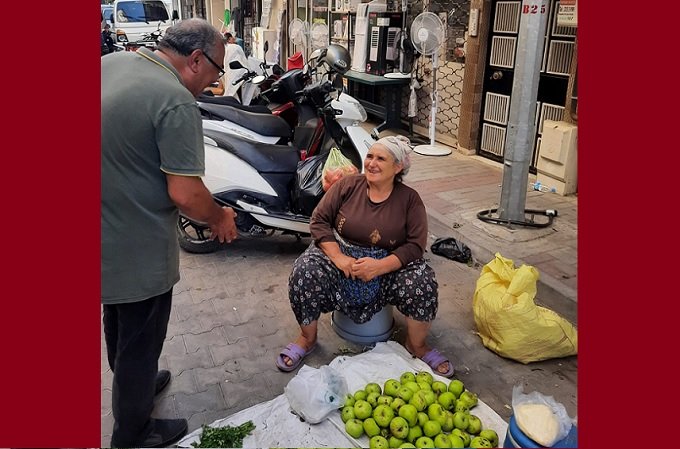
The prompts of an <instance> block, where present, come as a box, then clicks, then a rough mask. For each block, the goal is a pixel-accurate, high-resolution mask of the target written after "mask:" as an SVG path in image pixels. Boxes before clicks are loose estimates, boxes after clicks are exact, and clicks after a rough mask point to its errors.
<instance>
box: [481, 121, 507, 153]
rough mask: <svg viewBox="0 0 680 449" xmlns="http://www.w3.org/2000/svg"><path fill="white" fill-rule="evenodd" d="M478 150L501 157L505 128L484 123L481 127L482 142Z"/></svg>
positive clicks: (503, 147)
mask: <svg viewBox="0 0 680 449" xmlns="http://www.w3.org/2000/svg"><path fill="white" fill-rule="evenodd" d="M479 148H480V149H481V150H484V151H488V152H489V153H493V154H495V155H496V156H501V157H503V154H504V153H505V128H503V127H502V126H496V125H489V124H488V123H484V124H483V125H482V142H481V143H480V145H479Z"/></svg>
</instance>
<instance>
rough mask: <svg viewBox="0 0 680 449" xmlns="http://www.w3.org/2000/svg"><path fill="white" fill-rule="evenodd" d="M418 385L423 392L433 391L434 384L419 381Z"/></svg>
mask: <svg viewBox="0 0 680 449" xmlns="http://www.w3.org/2000/svg"><path fill="white" fill-rule="evenodd" d="M416 383H417V384H418V386H419V387H420V389H421V390H432V384H429V383H427V382H423V381H418V382H416Z"/></svg>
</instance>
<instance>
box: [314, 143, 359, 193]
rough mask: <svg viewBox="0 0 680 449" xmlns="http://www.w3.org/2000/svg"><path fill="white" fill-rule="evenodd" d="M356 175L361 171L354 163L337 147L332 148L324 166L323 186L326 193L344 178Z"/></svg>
mask: <svg viewBox="0 0 680 449" xmlns="http://www.w3.org/2000/svg"><path fill="white" fill-rule="evenodd" d="M356 173H359V170H358V169H357V168H356V167H355V166H354V164H353V163H352V161H350V160H349V159H348V158H347V157H346V156H345V155H344V154H342V152H341V151H340V150H339V149H337V148H336V147H333V148H331V151H330V153H329V154H328V159H327V160H326V163H325V164H324V166H323V178H322V179H321V185H322V186H323V190H324V192H328V189H330V188H331V186H332V185H333V184H334V183H335V182H336V181H337V180H338V179H340V178H342V177H343V176H347V175H353V174H356Z"/></svg>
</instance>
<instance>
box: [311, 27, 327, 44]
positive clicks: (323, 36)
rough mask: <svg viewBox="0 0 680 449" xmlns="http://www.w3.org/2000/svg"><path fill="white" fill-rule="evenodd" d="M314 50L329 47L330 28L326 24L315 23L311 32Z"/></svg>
mask: <svg viewBox="0 0 680 449" xmlns="http://www.w3.org/2000/svg"><path fill="white" fill-rule="evenodd" d="M309 37H310V39H311V41H312V50H316V49H319V48H325V47H327V46H328V26H327V25H326V24H325V23H315V24H313V25H312V28H311V30H310V32H309Z"/></svg>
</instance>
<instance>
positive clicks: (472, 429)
mask: <svg viewBox="0 0 680 449" xmlns="http://www.w3.org/2000/svg"><path fill="white" fill-rule="evenodd" d="M465 431H466V432H467V433H469V434H472V435H477V434H479V432H481V431H482V420H481V419H479V418H478V417H477V416H475V415H469V416H468V426H467V429H465Z"/></svg>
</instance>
